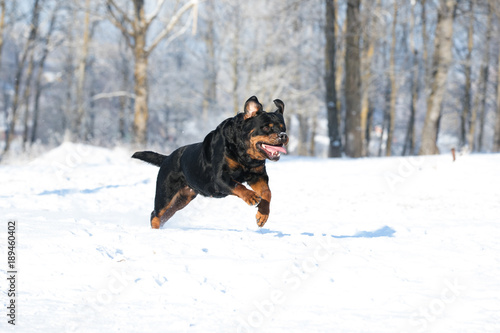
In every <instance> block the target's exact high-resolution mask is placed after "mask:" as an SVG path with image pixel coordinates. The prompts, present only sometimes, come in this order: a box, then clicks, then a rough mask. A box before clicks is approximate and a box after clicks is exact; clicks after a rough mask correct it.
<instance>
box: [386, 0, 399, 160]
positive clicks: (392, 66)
mask: <svg viewBox="0 0 500 333" xmlns="http://www.w3.org/2000/svg"><path fill="white" fill-rule="evenodd" d="M393 14H394V15H393V17H392V20H393V21H392V41H391V54H390V60H389V82H390V85H391V99H390V103H389V107H390V109H389V128H388V131H387V146H386V150H385V155H386V156H391V154H392V141H393V140H394V139H393V137H394V126H395V123H396V100H397V96H398V95H397V94H398V90H397V89H398V88H397V85H396V60H395V58H396V26H397V23H398V2H397V1H394V13H393Z"/></svg>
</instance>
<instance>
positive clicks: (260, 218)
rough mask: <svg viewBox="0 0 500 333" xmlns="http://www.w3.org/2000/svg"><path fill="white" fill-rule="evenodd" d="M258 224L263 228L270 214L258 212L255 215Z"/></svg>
mask: <svg viewBox="0 0 500 333" xmlns="http://www.w3.org/2000/svg"><path fill="white" fill-rule="evenodd" d="M255 218H256V221H257V225H258V226H259V227H260V228H262V227H263V226H264V224H266V222H267V219H268V218H269V215H265V214H262V213H261V212H257V215H256V216H255Z"/></svg>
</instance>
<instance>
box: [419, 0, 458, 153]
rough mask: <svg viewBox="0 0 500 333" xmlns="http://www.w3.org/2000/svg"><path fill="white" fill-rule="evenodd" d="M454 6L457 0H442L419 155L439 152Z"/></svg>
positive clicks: (451, 42) (450, 53) (450, 51)
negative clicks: (439, 134) (438, 140)
mask: <svg viewBox="0 0 500 333" xmlns="http://www.w3.org/2000/svg"><path fill="white" fill-rule="evenodd" d="M455 9H456V0H440V3H439V8H438V19H437V27H436V36H435V37H434V56H433V60H432V77H431V81H432V86H431V92H430V94H429V97H428V98H427V113H426V115H425V122H424V128H423V130H422V143H421V147H420V155H430V154H439V149H438V147H437V139H438V131H439V121H440V118H441V108H442V102H443V98H444V94H445V92H446V79H447V76H448V69H449V67H450V64H451V61H452V57H453V54H452V49H453V41H452V37H453V20H454V16H455Z"/></svg>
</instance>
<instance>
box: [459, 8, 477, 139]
mask: <svg viewBox="0 0 500 333" xmlns="http://www.w3.org/2000/svg"><path fill="white" fill-rule="evenodd" d="M474 2H475V1H474V0H469V8H468V11H469V27H468V29H467V55H466V59H465V65H464V67H465V68H464V73H465V90H464V97H463V109H462V116H461V117H460V148H463V147H465V146H466V145H467V137H468V136H467V122H468V120H469V117H470V115H471V106H472V105H471V95H472V79H471V72H472V50H473V48H474ZM469 127H470V125H469Z"/></svg>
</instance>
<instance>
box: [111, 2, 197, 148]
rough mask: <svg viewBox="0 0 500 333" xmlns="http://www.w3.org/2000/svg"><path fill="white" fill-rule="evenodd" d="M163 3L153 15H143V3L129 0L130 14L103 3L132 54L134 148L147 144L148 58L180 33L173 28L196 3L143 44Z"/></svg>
mask: <svg viewBox="0 0 500 333" xmlns="http://www.w3.org/2000/svg"><path fill="white" fill-rule="evenodd" d="M164 3H165V0H158V1H157V2H156V7H155V9H154V10H153V12H152V13H151V14H149V15H146V12H145V8H144V7H145V0H133V13H132V14H130V13H128V11H127V10H126V8H123V6H121V5H120V4H118V3H116V1H115V0H107V2H106V4H107V9H108V13H109V16H108V17H109V19H110V21H111V22H112V23H113V24H114V25H115V26H116V27H117V28H118V29H119V30H120V31H121V33H122V34H123V36H124V38H125V41H126V42H127V45H128V46H129V47H130V48H131V49H132V50H133V54H134V93H135V100H134V125H133V129H134V142H135V143H136V144H138V145H145V144H146V143H147V126H148V118H149V113H148V58H149V55H150V54H151V52H152V51H153V50H154V49H155V48H156V47H157V46H158V44H159V43H160V42H161V41H162V40H164V39H166V38H168V40H169V41H172V40H173V39H175V38H177V37H178V36H179V35H180V34H181V33H182V32H183V30H182V29H181V30H177V31H175V32H174V29H175V28H176V26H177V25H178V23H179V22H180V20H181V19H182V17H183V16H184V14H185V13H187V12H188V11H189V10H190V9H191V8H192V7H193V6H195V5H197V4H198V0H191V1H188V2H186V3H184V5H182V6H181V7H180V8H176V9H175V12H174V13H173V14H172V16H171V17H170V20H169V21H168V23H167V24H166V25H165V26H164V27H163V29H162V30H161V31H160V32H159V33H158V34H157V35H156V36H155V37H154V38H153V39H152V42H151V43H150V44H149V45H147V40H148V38H147V33H148V30H149V28H150V27H151V24H152V23H153V22H154V21H155V20H156V19H157V17H158V15H159V14H160V13H161V11H162V10H163V4H164Z"/></svg>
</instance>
